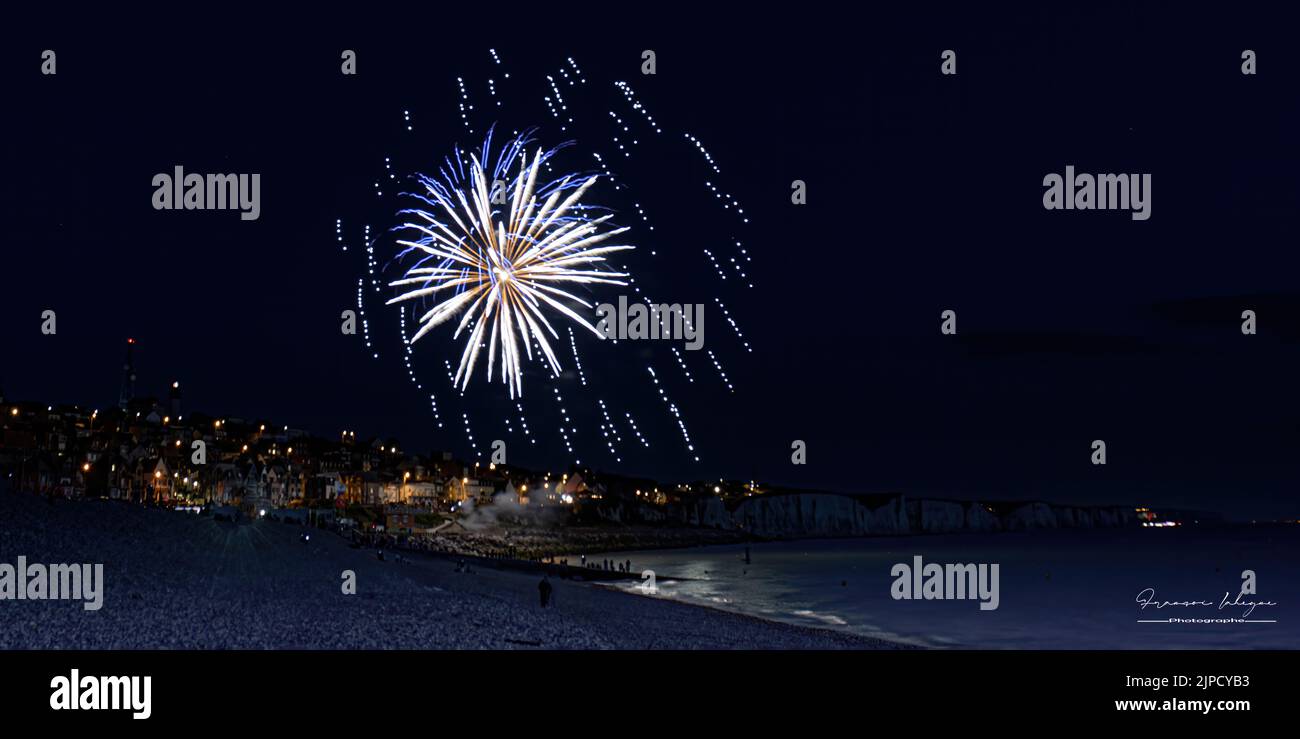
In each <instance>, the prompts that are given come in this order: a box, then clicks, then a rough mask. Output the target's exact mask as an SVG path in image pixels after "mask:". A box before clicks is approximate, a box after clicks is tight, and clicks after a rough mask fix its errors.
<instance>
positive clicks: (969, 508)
mask: <svg viewBox="0 0 1300 739" xmlns="http://www.w3.org/2000/svg"><path fill="white" fill-rule="evenodd" d="M597 515H599V517H600V518H603V519H605V520H608V521H616V522H620V523H657V522H663V521H672V522H676V523H681V524H686V525H688V526H702V527H705V528H713V529H723V530H728V531H746V532H749V533H751V534H754V535H756V536H761V537H764V538H773V539H779V538H787V537H835V536H876V535H900V534H943V533H958V532H973V531H1025V530H1029V529H1043V528H1049V529H1051V528H1080V527H1082V528H1092V527H1115V526H1128V525H1133V524H1134V523H1135V520H1136V519H1135V518H1134V515H1133V511H1132V510H1131V509H1128V508H1123V507H1118V506H1116V507H1108V508H1084V507H1078V506H1064V505H1053V504H1050V503H1042V502H1037V501H1034V502H1002V503H982V502H973V501H953V500H934V499H928V498H907V497H906V496H903V495H893V496H857V495H840V494H835V493H794V494H769V495H760V496H756V497H753V498H747V499H745V500H742V501H740V502H739V503H737V504H735V505H734V507H729V506H728V505H727V504H725V503H724V502H723V501H721V500H718V499H717V498H704V499H700V500H694V501H686V502H683V503H678V504H672V505H669V506H668V507H667V508H666V509H664V508H654V507H649V506H645V505H640V504H629V505H621V504H618V503H614V502H611V501H605V502H604V503H603V504H602V505H601V506H600V509H599V511H598V514H597Z"/></svg>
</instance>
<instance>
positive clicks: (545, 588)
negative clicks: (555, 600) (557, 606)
mask: <svg viewBox="0 0 1300 739" xmlns="http://www.w3.org/2000/svg"><path fill="white" fill-rule="evenodd" d="M552 589H553V588H552V587H551V576H550V575H542V581H541V582H539V583H537V592H538V594H539V595H540V596H541V597H542V608H545V607H546V606H547V605H548V604H549V603H550V602H551V590H552Z"/></svg>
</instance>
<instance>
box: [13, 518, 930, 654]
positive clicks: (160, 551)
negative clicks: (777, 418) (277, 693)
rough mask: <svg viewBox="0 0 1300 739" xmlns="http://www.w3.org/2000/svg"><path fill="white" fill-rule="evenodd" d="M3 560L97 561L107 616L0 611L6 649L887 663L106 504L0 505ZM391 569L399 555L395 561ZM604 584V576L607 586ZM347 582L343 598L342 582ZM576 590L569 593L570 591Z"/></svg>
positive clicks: (518, 576)
mask: <svg viewBox="0 0 1300 739" xmlns="http://www.w3.org/2000/svg"><path fill="white" fill-rule="evenodd" d="M0 521H3V524H0V561H10V560H12V559H14V558H15V557H17V556H19V555H23V556H26V557H27V558H28V559H29V560H31V561H41V562H68V563H83V562H84V563H91V562H93V563H102V564H103V569H104V582H103V584H102V588H103V606H102V608H101V609H100V610H98V611H94V612H89V611H85V610H83V609H82V607H81V604H80V603H72V602H68V601H59V600H47V601H33V600H28V601H6V602H3V603H0V648H4V649H91V650H100V649H145V650H152V649H285V650H292V649H326V650H328V649H398V650H403V649H406V650H419V649H520V648H526V649H614V650H636V649H656V650H659V649H667V650H696V649H704V650H709V649H718V650H734V649H740V650H751V649H799V650H827V649H837V650H838V649H891V648H900V647H901V648H905V646H904V645H899V644H894V643H890V642H885V641H883V640H878V639H872V638H869V637H863V636H860V635H854V634H849V633H846V632H840V631H835V630H831V629H820V628H816V627H808V626H799V625H792V624H787V623H782V622H778V621H772V620H768V619H763V618H759V617H756V616H751V615H748V614H741V613H735V612H731V611H726V610H721V609H716V608H712V607H708V606H703V605H698V604H694V603H684V602H679V601H674V600H670V599H665V598H654V597H647V596H643V595H639V594H637V593H629V592H626V591H624V590H618V589H616V588H609V587H601V586H599V585H595V584H593V583H592V582H591V580H592V579H593V578H592V577H591V575H593V574H594V572H591V573H588V572H585V571H583V570H581V569H579V568H572V567H571V568H569V569H570V570H573V572H569V573H567V574H569V575H571V577H565V576H552V577H551V578H550V579H551V581H552V584H553V588H554V595H553V601H552V603H551V607H548V608H541V607H540V604H539V596H538V583H539V582H540V580H541V578H540V577H539V576H538V575H539V573H538V572H536V571H534V572H527V571H520V570H518V569H513V568H512V566H513V565H514V564H515V563H510V564H511V565H512V566H505V565H506V562H505V561H504V560H477V559H476V560H474V561H473V562H472V563H471V564H470V565H469V567H468V568H466V569H467V570H468V571H458V569H460V568H459V567H458V565H459V562H458V558H457V557H455V556H454V555H446V554H433V553H429V554H430V556H416V555H415V554H414V553H411V552H406V551H401V550H390V551H389V552H386V553H385V554H386V556H385V557H384V558H383V559H381V558H380V557H379V556H378V553H377V551H376V550H374V549H366V548H353V546H351V545H349V543H348V542H347V541H346V540H344V539H343V538H342V537H338V536H336V535H334V534H332V533H331V532H328V531H325V530H319V529H311V528H306V527H302V526H298V525H294V524H288V523H278V522H272V521H266V520H260V521H251V522H244V523H234V522H219V521H215V520H213V519H212V518H210V517H206V516H202V515H199V514H194V513H181V512H177V511H169V510H162V509H150V508H143V507H139V506H134V505H130V504H124V503H119V502H113V501H66V500H58V501H50V500H48V499H46V498H41V497H38V496H33V495H27V494H21V493H19V494H6V495H4V496H0ZM398 555H400V557H399V556H398ZM607 574H614V573H607ZM349 576H350V577H351V578H352V580H353V582H354V583H355V586H356V592H355V594H345V593H344V592H343V589H344V588H343V587H342V584H343V583H344V582H346V580H347V578H348V577H349ZM579 578H581V579H579Z"/></svg>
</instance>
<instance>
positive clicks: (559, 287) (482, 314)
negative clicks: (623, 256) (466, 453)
mask: <svg viewBox="0 0 1300 739" xmlns="http://www.w3.org/2000/svg"><path fill="white" fill-rule="evenodd" d="M530 143H531V139H530V138H529V135H528V133H527V132H526V133H524V134H522V135H520V136H516V137H515V138H513V139H511V140H510V141H509V142H507V143H506V145H505V146H504V147H502V148H501V150H500V151H499V152H497V154H496V157H495V160H493V159H492V154H493V152H492V132H491V130H489V131H488V133H487V136H486V137H485V138H484V141H483V147H482V150H481V151H480V152H479V153H478V154H470V155H469V161H468V162H466V160H465V157H464V156H463V155H462V153H461V151H460V149H459V148H457V149H455V151H454V152H453V156H451V157H449V158H448V159H446V160H445V163H444V166H443V167H442V169H441V177H440V178H433V177H428V176H425V175H418V180H419V182H420V184H421V185H422V186H423V188H424V192H423V193H420V194H412V197H414V198H416V199H418V200H419V201H421V202H422V203H423V204H424V205H426V206H428V207H427V208H425V207H420V208H409V209H405V210H402V211H401V214H403V215H406V216H412V217H413V219H412V220H411V221H408V222H407V223H403V224H401V225H400V226H398V227H397V229H396V230H397V231H402V232H406V233H408V234H410V238H408V239H399V240H398V242H397V243H398V244H400V245H401V246H403V247H405V250H404V251H402V252H401V254H400V255H399V256H400V257H405V256H406V255H408V254H412V253H418V254H419V255H420V258H419V259H418V261H416V262H415V264H414V265H413V266H411V267H410V268H409V269H407V270H406V272H405V274H404V275H403V276H402V278H401V279H399V280H395V281H393V282H392V283H390V286H392V287H396V288H402V289H404V290H405V292H403V293H401V294H400V295H398V296H397V297H395V298H393V299H392V300H389V301H388V303H389V304H390V305H391V304H394V303H400V302H403V301H408V300H416V299H427V298H430V297H431V296H438V297H442V300H441V302H437V303H436V304H435V305H434V306H433V307H432V309H430V310H429V311H428V312H426V313H425V314H424V315H423V316H421V317H420V319H419V322H420V323H421V326H420V329H419V330H418V331H417V332H416V333H415V335H414V336H412V337H411V339H410V343H415V342H416V341H417V340H419V339H420V338H421V337H422V336H424V335H425V334H426V333H428V332H429V331H430V330H432V329H433V328H435V327H437V326H439V325H441V324H443V323H445V322H447V321H449V320H450V319H451V318H452V317H454V316H455V315H456V314H458V313H461V312H462V311H463V313H464V314H463V315H462V316H461V318H460V322H459V323H458V325H457V327H456V332H455V333H454V334H453V336H452V339H453V340H454V339H456V338H458V337H459V336H460V335H461V333H463V332H464V331H465V330H466V328H467V327H469V326H471V325H472V326H473V328H472V329H470V333H469V337H468V339H467V340H466V342H465V348H464V351H463V352H462V353H461V358H460V367H459V368H458V369H457V371H456V375H455V379H454V382H455V383H456V384H457V385H459V387H460V389H461V390H464V389H465V388H466V387H467V386H468V385H469V379H470V375H471V374H472V373H473V371H474V365H475V363H476V362H477V360H478V356H479V352H480V349H481V348H482V347H484V346H486V347H487V350H488V365H487V377H488V379H489V380H490V379H491V378H492V375H493V369H494V367H495V366H497V365H498V362H497V359H498V356H497V355H498V354H500V362H499V366H500V371H499V376H500V379H501V381H502V382H503V383H505V384H506V385H507V387H508V388H509V391H510V397H511V398H514V397H516V396H518V395H522V394H523V367H522V364H523V357H526V358H527V359H528V360H532V359H533V345H532V341H530V337H531V338H532V339H536V342H537V347H538V349H539V350H540V353H541V355H542V356H544V357H545V359H546V362H547V364H548V365H549V366H550V368H551V371H552V372H553V373H555V374H557V375H558V374H559V373H560V371H561V369H560V362H559V360H558V359H557V358H556V356H555V352H554V350H553V349H552V347H551V342H550V340H549V339H548V338H547V334H550V338H551V339H557V340H558V339H559V334H557V333H556V331H555V328H554V327H553V326H552V325H551V321H550V319H548V317H547V314H548V313H549V312H551V311H554V312H556V313H559V314H561V315H564V316H567V317H568V318H570V319H572V320H573V321H574V322H576V323H577V324H579V325H580V326H582V327H584V328H586V329H587V330H589V331H591V332H592V333H594V334H596V335H597V336H599V337H601V338H604V335H603V334H601V332H600V331H599V330H598V329H597V328H596V327H595V326H592V325H591V323H590V322H588V321H587V319H585V318H583V317H582V316H581V315H579V314H578V313H577V312H576V311H575V310H574V309H573V308H572V307H571V306H573V305H581V306H585V307H586V308H588V309H591V308H592V307H593V306H592V305H591V303H588V302H587V301H585V300H583V299H582V298H580V297H578V296H576V295H574V294H573V293H572V292H569V290H568V289H565V288H569V286H570V285H572V284H579V285H594V284H607V285H626V284H627V283H626V282H624V281H623V278H626V277H628V276H629V275H628V274H627V273H625V272H618V271H613V270H611V269H607V268H604V265H605V263H606V258H607V256H608V255H610V254H612V253H614V252H619V251H625V250H629V249H632V248H634V247H632V246H628V245H616V246H607V245H602V244H604V242H605V241H606V240H607V239H609V238H610V237H612V236H615V235H617V234H620V233H622V232H624V231H626V230H627V228H626V227H624V228H613V229H610V230H607V227H608V226H609V225H611V224H609V223H608V222H609V220H610V219H611V218H612V217H613V216H612V215H610V214H606V215H600V216H596V217H593V216H594V215H595V214H596V213H598V212H600V211H602V210H603V209H601V208H598V207H596V206H591V205H586V204H583V203H582V197H583V195H585V194H586V193H587V191H588V190H589V189H590V188H591V186H592V185H594V184H595V183H596V180H597V177H596V176H594V175H593V176H590V177H583V176H581V175H578V174H575V173H571V174H567V175H565V176H563V177H560V178H556V179H550V180H549V181H547V182H546V183H545V184H543V185H540V186H539V185H538V183H537V179H538V173H539V171H540V169H541V168H542V165H543V164H545V163H546V162H547V161H548V160H549V159H551V157H552V156H554V155H555V153H556V152H557V151H558V150H559V149H558V148H556V149H550V150H543V149H541V148H538V149H537V150H536V151H535V153H534V154H533V156H532V160H531V162H530V161H529V158H528V154H527V151H526V150H525V149H526V147H527V146H528V144H530ZM489 161H492V162H493V164H492V165H491V175H490V176H489V174H488V171H487V170H486V169H485V167H484V163H486V162H489ZM516 162H518V169H517V171H516V173H515V175H514V177H513V178H512V179H510V180H509V181H508V182H507V181H506V180H504V179H503V178H504V177H508V176H509V172H510V171H512V170H514V169H515V163H516ZM467 169H468V173H467V172H466V170H467ZM539 200H540V201H541V203H540V204H539ZM498 206H504V207H498ZM431 265H432V266H431ZM446 291H451V297H443V296H439V295H438V294H439V293H444V295H445V294H446ZM485 337H486V339H487V341H486V343H485V342H484V338H485ZM520 344H522V345H523V355H522V357H521V354H520V348H519V347H520Z"/></svg>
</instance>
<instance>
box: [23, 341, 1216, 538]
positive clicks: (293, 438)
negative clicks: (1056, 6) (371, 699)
mask: <svg viewBox="0 0 1300 739" xmlns="http://www.w3.org/2000/svg"><path fill="white" fill-rule="evenodd" d="M134 349H135V342H134V340H128V341H127V344H126V357H125V363H124V365H123V377H122V386H121V392H120V396H119V398H118V402H117V404H116V405H114V406H111V407H105V408H87V407H85V406H81V405H62V404H50V403H48V402H40V401H30V400H18V399H13V398H9V397H6V396H5V394H4V390H3V388H0V493H4V492H10V491H14V492H18V491H21V492H27V493H35V494H39V495H43V496H47V497H52V498H62V499H101V500H116V501H124V502H128V503H134V504H140V505H145V506H150V507H163V508H171V509H179V510H186V511H194V512H204V513H209V514H212V513H216V515H224V516H226V517H239V518H244V519H251V518H271V519H273V520H282V521H290V522H295V523H300V524H309V525H315V526H329V527H335V528H339V527H343V528H347V529H349V532H350V533H358V534H360V535H362V536H364V537H367V538H370V539H372V540H373V539H375V538H377V537H378V538H382V539H385V540H389V541H392V542H394V543H401V544H404V545H405V544H414V545H416V546H419V547H421V548H426V549H431V550H438V551H445V552H451V553H458V554H481V555H486V556H511V557H523V558H527V559H542V558H547V557H557V556H563V555H565V554H578V553H586V552H595V551H615V550H620V549H623V550H626V549H636V548H659V547H666V546H690V545H698V544H708V543H730V542H736V541H742V540H750V539H782V538H810V537H839V536H873V535H899V534H926V533H950V532H962V531H973V532H992V531H1015V530H1027V529H1038V528H1093V527H1117V526H1134V527H1136V526H1144V527H1167V526H1180V525H1184V524H1204V523H1212V522H1215V521H1217V520H1221V517H1219V516H1218V515H1217V514H1214V513H1208V512H1204V511H1175V510H1169V509H1161V510H1159V511H1157V510H1154V509H1153V508H1152V507H1149V506H1135V505H1114V506H1073V505H1066V504H1061V503H1057V502H1052V503H1049V502H1044V501H1041V500H982V501H974V500H947V499H935V498H919V497H914V496H908V495H904V494H902V493H894V492H854V493H834V492H825V491H813V490H798V489H790V488H778V487H774V486H766V485H762V484H759V483H756V482H754V481H752V480H728V479H717V480H696V481H692V482H677V483H666V482H661V481H656V480H652V479H647V478H637V477H629V476H626V475H621V474H616V473H613V472H609V471H605V470H597V469H593V468H590V467H582V466H578V465H570V466H568V467H566V468H562V469H552V470H537V469H527V468H523V467H519V466H512V465H507V464H504V463H500V464H498V463H497V462H492V461H466V460H463V459H457V458H456V457H455V456H454V455H453V454H452V453H450V452H446V451H437V450H433V451H428V452H424V453H420V452H416V451H414V450H411V449H408V448H406V447H405V446H404V445H403V444H402V443H401V442H400V440H398V439H395V438H385V437H371V438H363V437H361V436H358V434H357V432H356V431H355V430H351V429H340V430H339V431H338V433H337V435H336V436H333V437H332V438H321V437H320V436H317V435H313V434H312V433H309V432H308V431H305V430H302V429H299V428H295V427H294V426H292V425H287V424H283V423H275V422H273V421H272V420H270V419H265V418H241V417H235V416H223V415H213V414H209V413H204V412H201V411H197V410H192V409H189V408H187V407H186V405H185V402H184V400H185V396H184V388H183V386H182V383H181V382H180V381H173V382H171V383H170V385H169V386H168V387H166V388H165V389H164V392H163V393H162V394H161V397H159V396H155V395H144V394H137V392H136V388H135V376H136V375H135V366H134Z"/></svg>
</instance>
